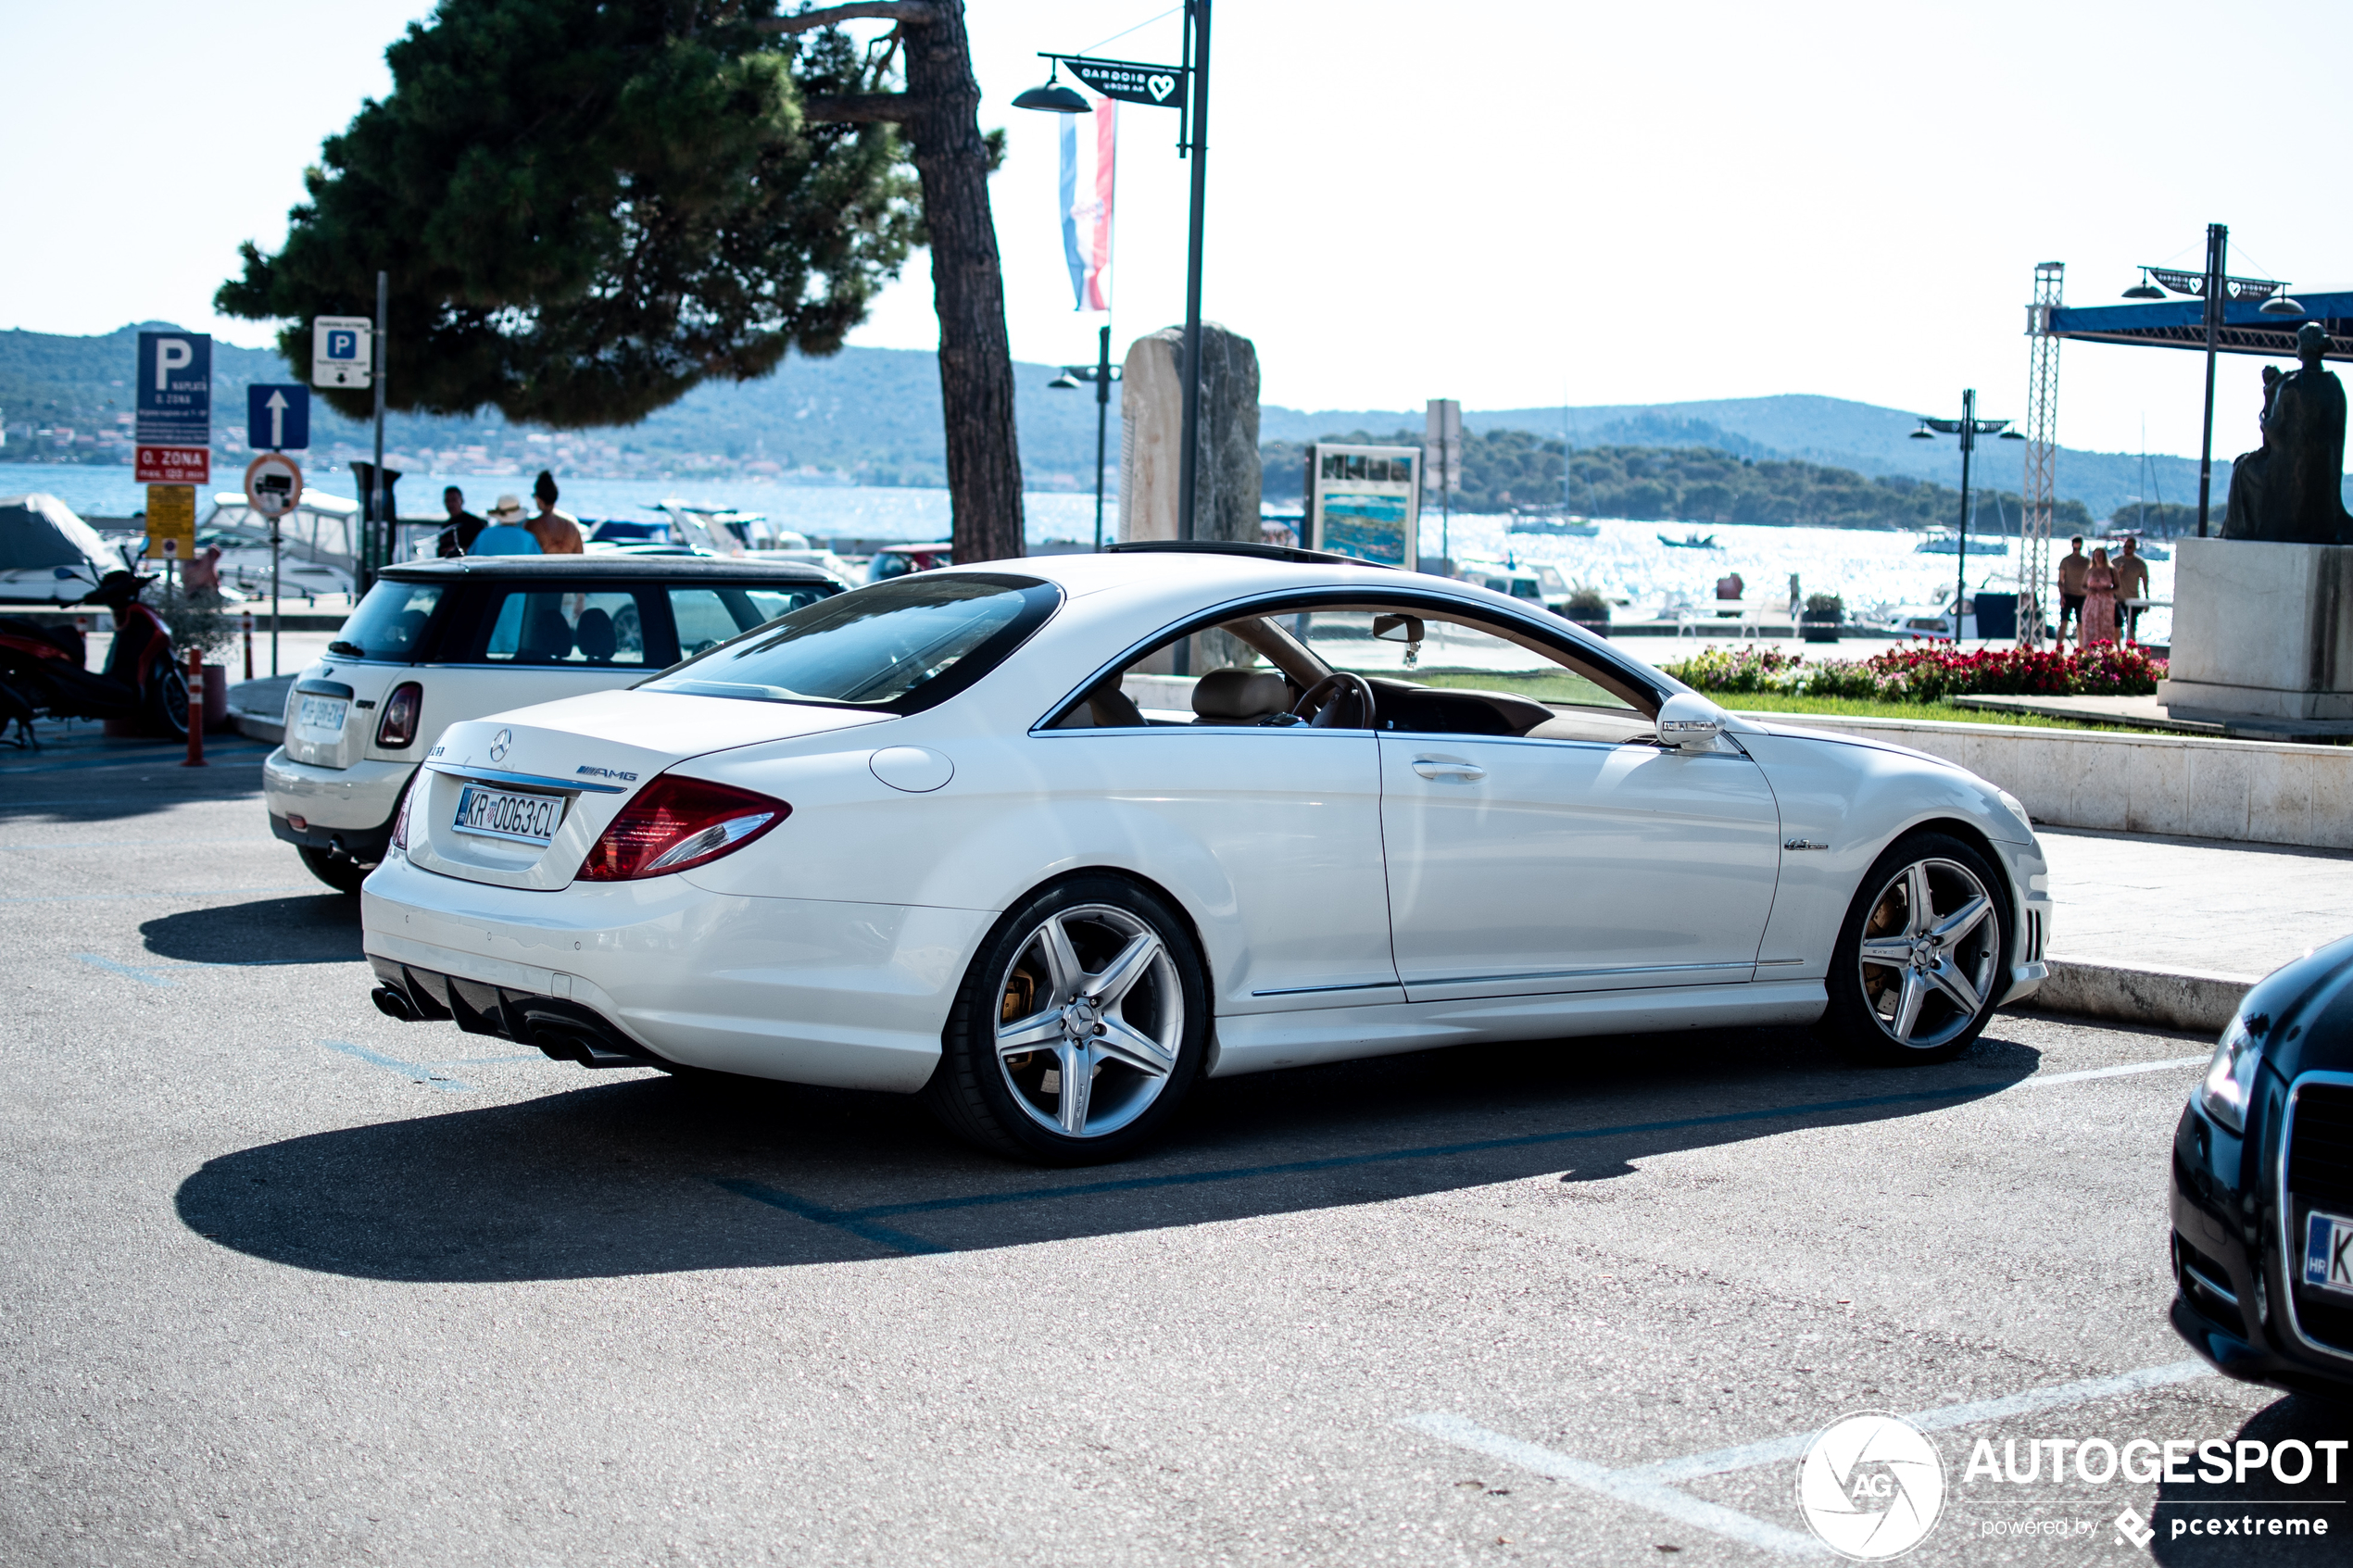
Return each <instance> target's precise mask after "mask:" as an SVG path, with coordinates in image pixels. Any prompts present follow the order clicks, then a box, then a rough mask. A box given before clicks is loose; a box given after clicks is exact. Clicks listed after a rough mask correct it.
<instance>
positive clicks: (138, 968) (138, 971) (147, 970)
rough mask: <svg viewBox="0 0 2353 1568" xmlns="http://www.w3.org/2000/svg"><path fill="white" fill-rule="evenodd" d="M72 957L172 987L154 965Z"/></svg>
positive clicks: (91, 956) (93, 956)
mask: <svg viewBox="0 0 2353 1568" xmlns="http://www.w3.org/2000/svg"><path fill="white" fill-rule="evenodd" d="M10 902H12V903H13V902H15V900H13V899H11V900H10ZM74 957H75V958H77V959H80V960H82V962H83V963H86V964H94V965H95V966H96V967H98V968H100V969H103V970H106V971H108V972H111V973H115V974H123V975H128V976H130V977H131V978H132V979H133V980H136V981H137V982H138V983H139V984H140V985H154V986H158V987H160V988H161V989H163V990H166V991H169V990H170V989H171V987H172V983H171V982H170V981H169V980H166V979H164V978H163V977H162V976H160V975H158V974H157V973H156V972H155V970H156V968H157V966H156V965H152V964H148V965H135V966H134V965H132V964H127V963H117V962H115V961H114V960H112V959H102V958H100V957H99V956H98V955H97V954H95V953H76V954H74Z"/></svg>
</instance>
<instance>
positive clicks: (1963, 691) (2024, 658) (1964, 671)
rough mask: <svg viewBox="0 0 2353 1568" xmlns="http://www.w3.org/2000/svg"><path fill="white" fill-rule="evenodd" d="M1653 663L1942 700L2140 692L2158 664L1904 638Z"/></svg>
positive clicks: (1689, 678) (2123, 649)
mask: <svg viewBox="0 0 2353 1568" xmlns="http://www.w3.org/2000/svg"><path fill="white" fill-rule="evenodd" d="M1659 668H1661V669H1662V670H1664V671H1667V673H1668V674H1669V675H1672V676H1674V677H1675V678H1676V679H1677V680H1679V681H1680V682H1682V683H1683V684H1685V685H1687V686H1690V687H1691V688H1692V690H1694V691H1702V692H1787V693H1790V694H1792V695H1794V696H1843V697H1862V698H1869V699H1872V700H1875V701H1880V702H1942V701H1944V700H1946V699H1947V698H1950V697H1957V696H2150V695H2151V694H2153V693H2154V692H2155V691H2156V690H2157V683H2158V682H2159V681H2160V680H2163V679H2164V678H2165V661H2164V660H2163V659H2151V658H2150V657H2149V656H2148V655H2147V654H2146V653H2145V652H2144V651H2142V650H2141V649H2140V648H2139V647H2136V646H2128V645H2125V644H2120V643H2099V644H2095V645H2094V646H2093V647H2092V648H2091V649H2090V650H2089V651H2088V652H2083V653H2076V652H2073V651H2071V650H2067V649H2059V648H1981V649H1979V650H1978V651H1976V652H1974V653H1963V652H1959V651H1957V650H1956V649H1955V648H1953V647H1952V646H1950V645H1949V644H1941V643H1907V644H1905V645H1902V646H1897V647H1892V648H1889V649H1888V650H1887V651H1885V652H1884V653H1877V654H1873V655H1872V656H1871V657H1870V658H1869V659H1814V660H1808V659H1806V658H1805V656H1803V655H1802V654H1796V653H1791V652H1785V651H1783V650H1782V649H1780V648H1760V647H1743V648H1730V649H1727V648H1709V649H1707V650H1706V651H1705V652H1702V653H1698V654H1694V655H1693V656H1692V657H1691V658H1690V659H1681V660H1679V661H1678V662H1676V663H1672V664H1664V665H1661V666H1660V667H1659Z"/></svg>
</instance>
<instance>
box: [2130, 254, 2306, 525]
mask: <svg viewBox="0 0 2353 1568" xmlns="http://www.w3.org/2000/svg"><path fill="white" fill-rule="evenodd" d="M2230 249H2231V229H2230V225H2229V224H2227V223H2208V225H2207V226H2206V270H2205V271H2203V272H2196V273H2191V272H2183V271H2179V270H2174V269H2172V268H2170V267H2144V268H2142V269H2141V281H2140V282H2137V283H2135V284H2134V285H2133V286H2132V287H2131V288H2129V289H2126V290H2125V291H2124V297H2125V298H2127V299H2163V298H2164V297H2165V293H2166V290H2167V289H2171V291H2172V292H2173V293H2175V294H2186V295H2192V296H2194V297H2196V298H2197V299H2198V300H2200V301H2202V302H2203V303H2204V305H2205V307H2206V308H2205V310H2204V311H2203V312H2202V313H2201V314H2202V318H2203V324H2204V326H2205V328H2206V421H2205V424H2204V427H2203V429H2202V431H2201V433H2200V434H2199V436H2198V444H2197V536H2198V537H2199V538H2201V539H2203V538H2205V537H2206V536H2207V534H2206V521H2207V517H2208V511H2209V509H2210V508H2211V506H2212V504H2213V494H2214V356H2215V354H2216V352H2217V351H2218V349H2219V347H2220V340H2221V334H2222V325H2223V320H2222V312H2223V310H2224V308H2225V307H2228V306H2229V304H2230V302H2231V301H2233V300H2234V299H2259V300H2261V301H2262V302H2263V303H2262V304H2261V305H2259V306H2258V307H2256V308H2257V309H2258V310H2259V311H2261V312H2262V313H2263V314H2264V315H2266V316H2301V315H2302V314H2303V313H2304V307H2302V306H2301V305H2298V304H2297V303H2296V301H2295V300H2292V299H2290V298H2289V297H2288V296H2287V285H2286V284H2285V283H2284V282H2280V281H2279V280H2278V279H2276V278H2233V277H2232V276H2231V274H2230V269H2229V268H2228V267H2227V266H2226V265H2225V263H2226V262H2227V261H2228V259H2229V257H2230ZM2151 278H2155V279H2156V280H2157V282H2154V283H2153V282H2150V281H2149V280H2150V279H2151ZM2158 284H2162V285H2164V286H2163V287H2161V288H2160V287H2159V286H2158Z"/></svg>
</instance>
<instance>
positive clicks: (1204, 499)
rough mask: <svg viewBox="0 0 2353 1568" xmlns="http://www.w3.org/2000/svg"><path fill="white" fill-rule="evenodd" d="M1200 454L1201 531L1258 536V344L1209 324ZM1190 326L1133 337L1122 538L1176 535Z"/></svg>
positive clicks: (1123, 449) (1197, 529)
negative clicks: (1186, 348)
mask: <svg viewBox="0 0 2353 1568" xmlns="http://www.w3.org/2000/svg"><path fill="white" fill-rule="evenodd" d="M1201 353H1202V383H1201V458H1200V467H1199V468H1198V469H1197V470H1196V471H1195V473H1194V476H1193V483H1194V486H1195V489H1196V491H1197V495H1196V496H1195V501H1194V531H1193V534H1194V537H1195V538H1198V539H1234V540H1242V541H1246V542H1248V543H1250V544H1253V545H1254V544H1256V543H1258V539H1259V533H1258V491H1259V479H1260V473H1259V459H1258V349H1257V347H1256V346H1255V345H1252V342H1251V341H1250V339H1248V338H1246V337H1243V336H1240V335H1239V334H1238V333H1235V332H1227V330H1226V329H1225V328H1224V327H1221V326H1219V325H1218V324H1217V323H1216V322H1214V321H1203V322H1202V324H1201ZM1184 358H1185V330H1184V329H1183V328H1182V327H1164V328H1163V329H1162V330H1161V331H1159V332H1153V333H1151V334H1150V335H1148V336H1145V337H1139V338H1138V339H1137V340H1136V341H1135V342H1134V343H1133V344H1131V345H1129V346H1128V349H1127V359H1126V365H1125V366H1124V368H1123V369H1122V370H1121V371H1120V383H1119V537H1120V539H1121V541H1122V542H1123V543H1126V542H1128V541H1132V540H1141V539H1174V538H1176V537H1177V527H1176V492H1177V462H1178V457H1177V454H1178V453H1179V451H1180V450H1181V449H1182V448H1183V445H1184V432H1185V374H1184Z"/></svg>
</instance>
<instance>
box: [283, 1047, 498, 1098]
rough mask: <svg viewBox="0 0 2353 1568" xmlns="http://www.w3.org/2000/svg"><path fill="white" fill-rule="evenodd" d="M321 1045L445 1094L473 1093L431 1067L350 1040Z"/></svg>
mask: <svg viewBox="0 0 2353 1568" xmlns="http://www.w3.org/2000/svg"><path fill="white" fill-rule="evenodd" d="M319 1043H320V1044H321V1045H322V1046H324V1047H327V1048H328V1049H329V1050H331V1051H341V1052H343V1054H344V1055H346V1056H352V1057H358V1058H359V1060H361V1061H364V1062H367V1063H368V1064H369V1065H371V1066H372V1067H388V1068H390V1069H392V1071H394V1072H395V1073H405V1074H407V1075H408V1076H409V1077H410V1078H413V1079H415V1080H416V1081H417V1082H418V1083H420V1084H430V1085H433V1087H434V1088H436V1089H439V1090H440V1091H441V1092H442V1093H444V1094H465V1093H470V1092H472V1088H473V1085H472V1084H468V1083H463V1082H460V1081H459V1080H458V1079H456V1078H444V1077H440V1076H438V1075H437V1074H435V1073H434V1070H433V1069H432V1068H430V1067H421V1066H419V1065H418V1064H417V1063H415V1062H413V1061H402V1060H400V1059H399V1058H397V1057H390V1056H384V1055H382V1054H381V1053H379V1052H376V1051H371V1050H370V1049H369V1048H368V1047H365V1046H355V1045H353V1044H352V1043H351V1042H350V1041H349V1040H321V1041H320V1042H319Z"/></svg>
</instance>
